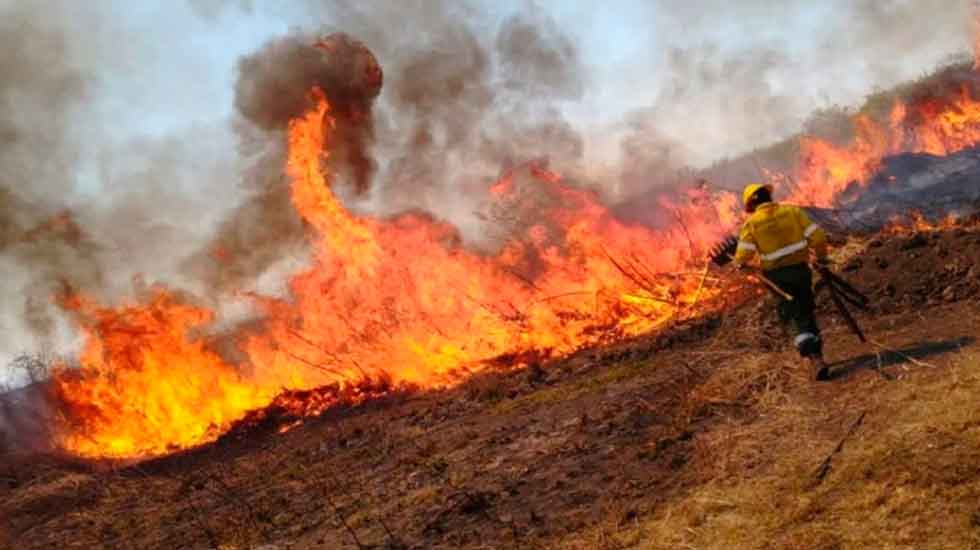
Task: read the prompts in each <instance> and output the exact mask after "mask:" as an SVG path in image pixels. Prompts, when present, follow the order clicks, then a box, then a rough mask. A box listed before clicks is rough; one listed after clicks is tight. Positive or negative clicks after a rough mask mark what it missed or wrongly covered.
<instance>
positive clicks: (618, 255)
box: [52, 92, 737, 458]
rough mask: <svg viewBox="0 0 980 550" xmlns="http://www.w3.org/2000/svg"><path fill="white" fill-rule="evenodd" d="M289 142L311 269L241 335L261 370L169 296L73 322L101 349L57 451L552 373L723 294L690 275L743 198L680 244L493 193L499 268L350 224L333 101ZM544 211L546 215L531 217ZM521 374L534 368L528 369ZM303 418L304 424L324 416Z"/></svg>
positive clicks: (554, 194)
mask: <svg viewBox="0 0 980 550" xmlns="http://www.w3.org/2000/svg"><path fill="white" fill-rule="evenodd" d="M314 99H315V108H314V109H312V110H311V111H310V112H309V113H308V114H307V115H306V116H304V117H302V118H300V119H297V120H294V121H293V122H292V124H291V125H290V131H289V155H288V162H287V167H286V171H287V175H288V176H289V177H290V180H291V195H292V199H293V204H294V206H295V207H296V209H297V211H298V212H299V214H300V215H301V216H302V217H303V219H304V220H305V221H306V222H308V224H309V225H310V226H311V227H312V228H313V230H314V232H315V236H314V238H313V239H312V240H313V242H312V245H313V259H312V264H311V266H310V267H309V268H308V269H306V270H304V271H303V272H301V273H299V274H297V275H295V276H294V277H292V279H291V281H290V285H289V287H290V291H291V292H290V294H291V296H290V298H289V299H288V300H282V299H273V298H268V297H255V302H256V304H257V306H258V307H259V308H260V309H261V310H262V311H263V312H264V314H265V319H264V321H263V324H262V327H261V328H260V329H257V330H253V331H252V332H250V333H243V334H240V335H237V337H238V339H239V340H240V344H241V345H240V348H241V349H242V350H243V351H244V352H245V353H246V355H247V357H248V361H247V362H246V365H244V366H239V365H232V364H230V363H229V362H227V361H226V360H225V359H223V358H222V357H221V356H220V355H219V354H217V353H216V352H214V351H212V350H211V349H209V346H208V345H207V343H206V341H205V339H204V338H203V337H202V333H203V331H204V329H205V328H206V327H207V325H208V323H209V322H210V321H211V320H212V318H213V314H212V313H211V312H210V311H208V310H206V309H203V308H200V307H196V306H192V305H188V304H187V303H185V302H183V301H181V300H179V299H177V298H176V297H175V296H173V295H172V294H170V293H168V292H167V291H166V290H165V289H163V288H157V289H155V290H154V291H153V293H152V296H151V297H150V298H149V299H147V300H145V301H143V302H141V303H139V304H128V305H124V306H121V307H116V308H106V307H100V306H98V305H96V304H94V303H92V302H91V301H89V300H86V299H85V298H83V297H80V296H69V297H66V298H65V299H64V300H63V305H64V306H65V307H66V308H67V309H69V310H71V311H73V312H74V313H75V317H76V319H77V321H78V324H79V325H80V327H81V328H82V330H83V332H84V334H85V336H86V344H85V347H84V351H83V352H82V354H81V356H80V357H79V363H80V367H79V368H77V369H62V370H60V371H59V372H58V373H57V375H56V376H55V378H54V380H53V383H52V386H53V389H54V397H55V402H56V404H57V405H58V408H59V410H60V411H61V413H62V414H61V422H60V423H59V426H58V427H57V431H56V433H57V437H56V441H55V442H56V444H57V445H58V446H59V447H60V448H62V449H64V450H65V451H67V452H70V453H73V454H76V455H80V456H83V457H92V458H95V457H112V458H138V457H148V456H155V455H160V454H165V453H169V452H173V451H174V450H178V449H183V448H188V447H192V446H195V445H199V444H202V443H206V442H209V441H212V440H214V439H216V438H217V437H218V436H219V435H220V434H221V433H223V432H224V431H226V430H227V429H229V428H230V427H231V426H232V425H233V423H234V422H236V421H237V420H239V419H241V418H242V417H244V416H245V415H246V414H247V413H248V411H251V410H254V409H259V408H262V407H265V406H267V405H269V404H270V403H272V402H273V400H274V399H275V398H276V396H277V395H280V394H282V393H283V392H284V391H291V392H295V391H302V390H307V389H311V388H316V387H320V386H323V385H328V384H337V385H338V387H357V386H359V385H364V384H370V382H371V381H375V380H385V383H386V384H390V385H391V386H392V387H397V386H402V385H411V386H414V387H421V388H432V387H441V386H446V385H449V384H453V383H455V382H457V381H459V380H461V379H462V378H463V377H464V376H465V375H467V374H470V373H473V372H476V371H478V370H480V369H481V368H484V366H485V365H487V364H488V362H489V361H492V360H494V359H495V358H500V357H504V356H506V357H530V356H533V357H534V358H536V359H543V358H548V357H554V356H560V355H564V354H568V353H570V352H573V351H575V350H577V349H581V348H582V347H584V346H590V345H595V344H599V343H603V342H612V341H616V340H620V339H622V338H624V337H628V336H633V335H638V334H642V333H646V332H649V331H650V330H653V329H655V328H656V327H658V326H660V325H662V324H664V323H665V322H667V321H668V320H670V319H674V318H677V317H678V316H687V315H694V314H696V313H697V309H698V308H702V309H703V308H704V307H706V304H707V303H708V300H709V299H710V298H711V297H712V295H713V294H715V293H716V292H717V290H716V289H713V288H709V287H707V286H706V285H705V284H704V281H705V278H704V275H705V273H704V272H702V271H699V270H693V271H690V272H680V271H681V269H680V268H682V267H683V266H685V265H687V264H689V263H691V262H692V261H693V260H694V259H695V257H696V256H698V255H699V254H700V253H701V251H703V250H704V249H705V248H706V247H707V246H708V245H710V244H711V243H713V242H714V241H715V240H716V239H717V238H718V237H719V236H720V235H721V234H722V231H723V229H725V227H724V224H719V223H718V220H719V219H723V220H728V224H729V225H730V224H732V223H734V221H735V211H736V208H737V205H736V203H735V201H734V199H732V198H731V197H728V196H725V197H722V198H721V200H702V199H704V198H705V197H702V196H696V197H695V196H692V197H691V199H692V200H690V201H687V202H685V203H684V204H679V205H676V206H674V207H673V212H674V214H675V216H676V217H677V220H678V222H679V223H678V224H675V226H674V227H672V228H670V229H667V230H663V231H652V230H650V229H647V228H643V227H638V226H628V225H625V224H622V223H621V222H619V221H617V220H615V219H614V218H613V217H611V215H610V214H609V212H608V210H607V209H606V208H605V207H603V206H602V205H601V204H600V203H599V202H598V201H597V198H596V197H595V196H594V195H593V194H592V193H589V192H586V191H583V190H579V189H574V188H571V187H569V186H566V185H565V184H563V183H562V181H561V177H560V176H559V175H558V174H556V173H553V172H550V171H548V170H546V169H544V168H543V167H541V166H532V167H530V169H529V170H528V173H527V174H516V173H511V174H508V175H506V176H505V177H504V178H502V180H501V181H500V182H498V183H497V184H496V185H494V187H493V190H492V193H491V195H492V196H493V197H494V198H495V200H496V201H498V202H497V206H498V207H499V208H501V209H502V211H506V212H509V213H520V212H521V210H522V209H523V210H524V211H525V212H524V213H525V214H527V216H526V218H524V219H521V220H511V221H512V222H513V227H511V231H512V232H513V234H514V235H516V236H515V237H513V238H512V239H511V240H510V241H508V242H507V243H506V244H505V245H504V246H503V247H502V248H501V250H500V252H499V253H497V254H496V255H491V256H486V255H478V254H475V253H472V252H469V251H467V250H465V249H464V248H462V246H461V245H460V243H459V237H458V235H457V233H456V230H455V228H453V227H451V226H449V225H447V224H444V223H441V222H438V221H435V220H433V219H431V218H429V217H427V216H424V215H421V214H406V215H402V216H398V217H396V218H393V219H387V220H379V219H375V218H370V217H358V216H354V215H353V214H351V213H350V212H349V211H347V210H346V209H345V208H344V207H343V205H342V204H341V202H340V201H339V199H338V198H337V197H336V195H334V193H333V192H332V190H331V178H330V174H328V173H326V172H325V170H324V168H323V167H324V164H325V163H324V160H325V158H324V157H325V155H326V154H327V153H326V151H329V149H330V147H329V139H330V136H331V130H332V128H333V125H332V120H331V118H330V117H329V114H328V111H329V109H328V105H327V103H326V100H325V99H324V97H323V95H322V94H321V93H319V92H316V93H315V94H314ZM528 197H531V198H530V199H528ZM515 362H519V360H518V361H515ZM307 405H309V404H302V403H301V404H298V405H297V406H296V409H297V410H299V411H301V412H302V414H315V413H316V412H319V411H322V410H323V408H324V407H327V406H329V405H330V400H329V399H327V400H326V401H325V402H322V403H321V402H318V403H317V404H316V405H315V406H312V407H309V406H307Z"/></svg>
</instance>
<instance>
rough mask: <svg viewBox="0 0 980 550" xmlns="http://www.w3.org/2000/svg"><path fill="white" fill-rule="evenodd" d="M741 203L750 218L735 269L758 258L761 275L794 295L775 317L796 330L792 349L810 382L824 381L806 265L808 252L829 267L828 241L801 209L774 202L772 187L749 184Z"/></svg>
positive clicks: (825, 372)
mask: <svg viewBox="0 0 980 550" xmlns="http://www.w3.org/2000/svg"><path fill="white" fill-rule="evenodd" d="M742 201H743V203H744V204H745V210H746V212H748V213H749V217H748V219H747V220H746V221H745V224H744V225H743V226H742V231H741V234H740V235H739V241H738V248H737V249H736V251H735V264H736V266H738V267H739V268H740V269H742V268H744V267H745V266H746V265H747V262H748V261H749V260H751V259H752V258H753V257H754V256H755V255H756V254H758V255H759V258H760V260H761V263H762V270H763V273H764V274H765V276H766V277H768V278H769V279H770V280H772V282H774V283H775V284H776V285H777V286H779V287H780V288H781V289H783V290H784V291H785V292H786V293H787V294H789V295H790V296H792V300H787V299H784V298H780V302H779V317H780V319H781V320H782V321H783V322H784V323H790V322H792V324H793V325H794V327H795V329H796V339H795V340H794V343H795V344H796V349H797V351H799V353H800V356H801V357H804V358H806V359H808V360H809V361H810V364H811V366H812V368H813V372H814V377H815V378H816V379H817V380H827V379H828V378H829V374H830V371H829V369H828V367H827V363H826V362H824V360H823V341H822V340H821V339H820V327H819V326H818V325H817V318H816V315H815V313H816V312H815V309H816V304H815V303H814V297H813V272H812V271H811V270H810V265H809V260H810V254H811V252H812V253H813V255H814V257H815V260H816V261H817V262H818V263H820V264H821V265H825V264H826V263H827V236H826V234H825V233H824V231H823V229H821V228H820V226H818V225H817V224H815V223H813V222H812V221H810V217H809V216H807V214H806V212H804V211H803V209H801V208H799V207H796V206H791V205H787V204H778V203H775V202H773V200H772V186H771V185H763V184H759V183H752V184H749V185H747V186H746V187H745V191H744V192H743V193H742Z"/></svg>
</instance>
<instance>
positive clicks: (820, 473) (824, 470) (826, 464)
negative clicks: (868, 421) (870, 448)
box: [816, 411, 868, 485]
mask: <svg viewBox="0 0 980 550" xmlns="http://www.w3.org/2000/svg"><path fill="white" fill-rule="evenodd" d="M867 414H868V411H862V412H861V415H860V416H858V417H857V420H855V421H854V422H853V423H852V424H851V427H850V428H848V430H847V433H846V434H844V437H842V438H841V440H840V442H839V443H837V446H836V447H834V450H833V451H831V452H830V454H829V455H827V458H825V459H824V461H823V462H821V463H820V467H819V468H817V472H816V478H817V484H818V485H819V484H820V483H821V482H822V481H823V480H824V478H825V477H827V474H829V473H830V463H831V461H833V459H834V457H835V456H837V454H838V453H840V452H841V451H842V450H843V449H844V442H845V441H847V440H848V439H849V438H850V437H851V436H852V435H854V432H856V431H857V429H858V428H859V427H861V424H862V423H864V417H865V416H866V415H867Z"/></svg>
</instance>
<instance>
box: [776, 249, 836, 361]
mask: <svg viewBox="0 0 980 550" xmlns="http://www.w3.org/2000/svg"><path fill="white" fill-rule="evenodd" d="M765 275H766V277H768V278H769V279H770V280H771V281H772V282H774V283H776V286H778V287H779V288H781V289H783V291H785V292H786V293H787V294H789V295H790V296H792V297H793V299H792V300H786V299H783V298H780V301H779V318H780V320H781V321H782V322H783V323H787V324H788V323H792V324H793V327H794V328H795V329H796V339H795V340H794V343H795V344H796V349H797V351H799V352H800V355H801V356H802V357H815V356H820V355H822V354H823V342H822V340H821V339H820V327H819V326H818V325H817V317H816V309H817V305H816V302H815V301H814V297H813V272H811V271H810V266H808V265H807V264H805V263H801V264H795V265H788V266H785V267H780V268H777V269H771V270H768V271H766V272H765Z"/></svg>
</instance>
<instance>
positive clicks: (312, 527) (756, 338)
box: [0, 220, 980, 548]
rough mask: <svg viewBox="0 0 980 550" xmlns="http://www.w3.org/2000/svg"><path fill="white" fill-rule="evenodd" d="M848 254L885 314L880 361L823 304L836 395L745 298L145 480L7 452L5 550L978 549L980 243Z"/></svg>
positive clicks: (885, 245) (174, 461)
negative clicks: (614, 342) (667, 325)
mask: <svg viewBox="0 0 980 550" xmlns="http://www.w3.org/2000/svg"><path fill="white" fill-rule="evenodd" d="M837 254H838V256H839V262H840V267H841V269H840V271H841V272H842V274H843V275H845V276H846V277H847V278H848V279H849V280H852V281H854V282H855V283H856V284H857V285H858V286H860V287H861V288H862V289H863V290H866V291H868V293H869V294H870V295H871V296H872V298H873V302H874V306H873V310H872V311H871V312H869V313H867V314H860V315H858V320H859V322H860V323H861V324H862V326H863V327H864V328H865V330H866V332H867V333H868V335H869V337H870V338H871V339H872V340H873V341H875V342H877V345H861V344H859V343H858V342H857V340H856V339H855V338H854V337H853V336H852V335H850V334H849V333H848V332H847V329H846V327H844V326H843V324H842V323H841V322H840V320H839V318H838V317H836V315H835V314H834V313H833V310H832V307H831V305H830V303H829V299H827V297H826V296H822V297H821V310H822V313H823V314H822V320H823V323H824V326H825V329H826V335H827V339H828V342H829V345H828V348H829V359H830V360H831V361H832V362H834V364H835V370H834V374H835V376H834V380H833V381H831V382H829V383H824V384H816V383H813V382H811V381H810V380H809V378H808V374H809V373H807V372H805V371H804V370H803V369H801V368H800V367H799V364H798V361H797V359H796V358H795V356H794V354H793V353H792V350H790V349H788V346H787V345H786V343H785V342H786V340H785V338H784V337H783V336H782V334H781V331H780V328H779V326H778V324H777V323H776V322H775V319H774V315H773V314H772V307H771V304H769V303H767V302H768V298H764V299H762V300H750V301H748V302H747V305H745V306H743V307H740V308H737V309H734V310H730V311H729V312H728V313H726V314H725V315H724V316H721V317H716V318H711V319H704V320H701V321H697V322H692V323H688V324H686V325H684V326H678V327H675V328H674V329H672V330H670V331H667V332H665V333H662V334H660V335H659V336H657V337H651V338H647V339H640V340H637V341H634V342H630V343H627V344H622V345H618V346H615V347H611V348H604V349H599V350H589V351H586V352H582V353H580V354H578V355H577V356H575V357H572V358H569V359H567V360H563V361H559V362H556V363H552V364H543V365H537V366H532V367H531V368H528V369H526V370H520V371H506V370H501V371H499V372H492V373H489V374H484V375H481V376H479V377H478V378H475V379H473V380H471V381H469V382H468V383H466V384H464V385H462V386H460V387H457V388H455V389H452V390H448V391H443V392H435V393H413V392H402V393H394V394H391V393H388V394H387V397H385V398H383V399H380V400H371V401H369V402H368V404H364V405H360V406H353V407H343V408H335V409H333V410H332V411H331V412H329V413H328V414H326V415H324V416H322V417H320V418H317V419H314V420H311V421H308V422H306V423H305V424H303V425H301V426H299V427H296V428H294V429H293V430H291V431H288V432H286V433H283V434H279V433H277V432H278V430H279V428H281V427H282V426H284V425H288V423H290V422H291V421H292V420H293V419H291V418H288V417H284V416H277V414H276V411H275V410H271V411H266V412H264V413H262V414H258V415H257V416H256V417H255V418H252V419H250V422H248V423H247V424H243V426H242V428H241V429H240V430H237V431H233V432H232V433H230V434H229V435H227V436H226V437H224V438H223V439H222V440H221V441H219V442H218V443H216V444H214V445H210V446H207V447H204V448H201V449H198V450H196V451H193V452H187V453H183V454H180V455H176V456H171V457H168V458H164V459H159V460H155V461H152V462H145V463H142V464H138V465H133V466H128V467H118V466H117V467H107V466H106V465H104V464H103V465H92V464H79V463H71V462H67V461H65V460H62V459H59V458H56V457H49V456H36V455H35V456H24V455H19V454H15V453H12V452H9V451H8V452H7V453H5V454H4V455H3V456H0V546H3V547H9V548H54V547H57V548H219V547H220V548H254V547H261V546H262V545H267V546H266V547H267V548H678V547H685V545H687V546H689V547H712V548H714V547H719V548H720V547H724V548H803V547H805V548H854V547H866V546H875V547H882V546H889V547H895V548H904V547H908V548H912V547H915V548H928V547H937V548H938V547H945V548H949V547H957V548H966V547H975V546H976V545H978V544H980V507H977V505H976V502H977V497H978V496H980V482H977V481H976V480H977V475H976V474H977V472H978V471H980V452H978V451H977V449H978V448H980V445H978V443H980V430H978V426H980V413H978V412H977V409H976V407H975V396H976V392H977V390H980V374H978V372H977V370H976V369H977V365H978V359H980V350H978V348H977V344H976V342H975V339H976V337H977V335H978V334H980V316H978V315H977V305H978V299H980V281H978V278H977V273H978V270H980V226H978V225H977V223H976V220H969V221H968V222H966V223H963V224H959V225H953V226H949V227H934V228H922V230H921V231H916V232H913V231H904V232H895V231H886V232H883V233H879V234H877V235H872V236H867V237H862V238H855V239H852V240H849V241H847V242H841V243H838V249H837ZM754 292H756V289H755V288H752V287H746V288H743V289H742V290H741V294H740V297H741V298H744V297H746V296H747V295H751V294H752V293H754ZM882 346H884V347H887V348H889V349H890V350H892V351H889V350H885V349H883V347H882ZM375 389H376V390H377V391H378V392H379V393H383V392H384V390H386V389H387V388H383V387H378V388H375ZM838 446H841V448H840V449H839V450H838V451H837V452H835V449H837V448H838ZM940 534H941V536H940Z"/></svg>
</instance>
